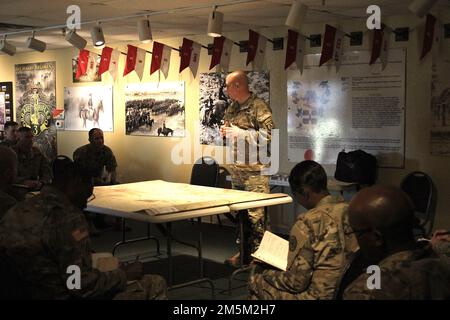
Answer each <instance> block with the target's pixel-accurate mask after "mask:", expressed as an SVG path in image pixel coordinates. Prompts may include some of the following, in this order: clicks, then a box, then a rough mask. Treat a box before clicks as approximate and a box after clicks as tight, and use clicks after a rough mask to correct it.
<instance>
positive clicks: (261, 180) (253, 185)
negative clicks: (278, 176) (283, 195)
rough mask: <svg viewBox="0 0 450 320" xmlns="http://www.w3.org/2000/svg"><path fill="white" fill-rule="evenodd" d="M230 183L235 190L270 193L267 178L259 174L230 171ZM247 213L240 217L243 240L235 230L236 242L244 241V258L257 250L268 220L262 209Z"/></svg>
mask: <svg viewBox="0 0 450 320" xmlns="http://www.w3.org/2000/svg"><path fill="white" fill-rule="evenodd" d="M231 183H232V185H233V189H236V190H245V191H252V192H261V193H270V188H269V176H263V175H261V173H260V172H252V171H240V170H232V171H231ZM247 212H248V214H244V215H243V217H241V218H242V219H243V229H244V239H240V237H239V229H237V234H238V237H237V242H238V243H240V241H244V250H245V254H244V256H247V257H248V256H250V254H251V253H253V252H255V250H256V249H258V247H259V244H260V242H261V239H262V237H263V235H264V231H265V230H266V229H268V228H269V219H268V217H265V214H264V208H253V209H248V210H247ZM265 218H266V219H265Z"/></svg>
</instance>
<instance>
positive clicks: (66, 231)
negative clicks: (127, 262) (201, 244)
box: [0, 186, 165, 299]
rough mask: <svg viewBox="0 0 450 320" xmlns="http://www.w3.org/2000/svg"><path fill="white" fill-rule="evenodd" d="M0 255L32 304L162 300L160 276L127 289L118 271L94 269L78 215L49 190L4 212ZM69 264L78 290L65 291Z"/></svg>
mask: <svg viewBox="0 0 450 320" xmlns="http://www.w3.org/2000/svg"><path fill="white" fill-rule="evenodd" d="M0 251H1V252H2V255H5V257H7V258H8V260H9V261H12V262H13V264H14V270H16V271H17V275H18V277H19V278H20V279H22V280H23V286H24V289H25V291H26V292H27V295H29V298H32V299H68V298H101V299H108V298H114V297H115V296H116V297H117V298H121V299H124V298H129V299H139V298H146V297H149V298H165V284H164V280H163V279H162V278H161V277H159V276H152V277H144V278H143V279H142V281H139V283H134V284H132V285H130V286H129V287H127V278H126V274H125V272H124V271H123V270H121V269H118V270H114V271H110V272H100V271H98V270H96V269H93V268H92V257H91V243H90V238H89V234H88V231H87V224H86V220H85V218H84V216H83V214H82V213H81V211H80V210H79V209H77V208H75V207H74V206H73V205H72V203H71V202H70V201H69V199H68V198H67V197H66V196H65V195H64V194H63V193H61V192H60V191H58V190H57V189H55V188H54V187H51V186H48V187H45V188H44V189H43V190H42V191H41V193H40V194H39V195H37V196H35V197H33V198H30V199H28V200H26V201H24V202H21V203H19V204H18V205H16V206H15V207H14V208H12V209H11V210H9V211H8V212H7V214H6V215H5V216H4V218H3V219H2V220H1V221H0ZM31 261H32V263H30V262H31ZM70 265H76V266H78V267H79V268H80V270H81V289H73V290H69V289H68V288H67V285H66V283H67V279H68V277H69V276H70V274H68V273H67V268H68V266H70ZM153 283H155V286H152V285H153ZM149 285H150V288H149V287H148V286H149Z"/></svg>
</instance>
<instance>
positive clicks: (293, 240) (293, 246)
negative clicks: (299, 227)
mask: <svg viewBox="0 0 450 320" xmlns="http://www.w3.org/2000/svg"><path fill="white" fill-rule="evenodd" d="M296 248H297V238H296V237H295V236H290V237H289V251H295V249H296Z"/></svg>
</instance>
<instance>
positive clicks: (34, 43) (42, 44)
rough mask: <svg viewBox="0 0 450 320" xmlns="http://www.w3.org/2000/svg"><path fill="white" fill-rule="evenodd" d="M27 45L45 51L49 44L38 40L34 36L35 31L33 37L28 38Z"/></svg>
mask: <svg viewBox="0 0 450 320" xmlns="http://www.w3.org/2000/svg"><path fill="white" fill-rule="evenodd" d="M27 47H28V48H30V49H33V50H36V51H39V52H44V51H45V48H46V47H47V44H46V43H45V42H43V41H41V40H38V39H36V38H35V37H34V31H33V34H32V35H31V37H29V38H28V40H27Z"/></svg>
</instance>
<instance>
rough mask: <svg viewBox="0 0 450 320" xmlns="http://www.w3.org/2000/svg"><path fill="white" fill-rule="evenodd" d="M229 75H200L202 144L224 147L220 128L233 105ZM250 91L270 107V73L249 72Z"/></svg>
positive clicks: (219, 73) (218, 73) (221, 73)
mask: <svg viewBox="0 0 450 320" xmlns="http://www.w3.org/2000/svg"><path fill="white" fill-rule="evenodd" d="M227 74H228V73H223V72H216V73H201V74H200V119H199V120H200V121H199V122H200V143H201V144H208V145H223V143H224V142H223V140H222V137H221V136H220V133H219V128H220V127H221V126H222V125H223V116H224V114H225V110H226V109H227V108H228V106H229V105H230V103H231V100H230V99H229V97H228V95H227V93H226V86H225V78H226V76H227ZM247 76H248V79H249V88H250V91H252V92H253V93H255V94H256V95H257V96H258V98H261V99H263V100H264V102H265V103H266V104H267V105H268V106H270V99H269V98H270V77H269V73H268V72H259V71H249V72H247Z"/></svg>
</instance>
